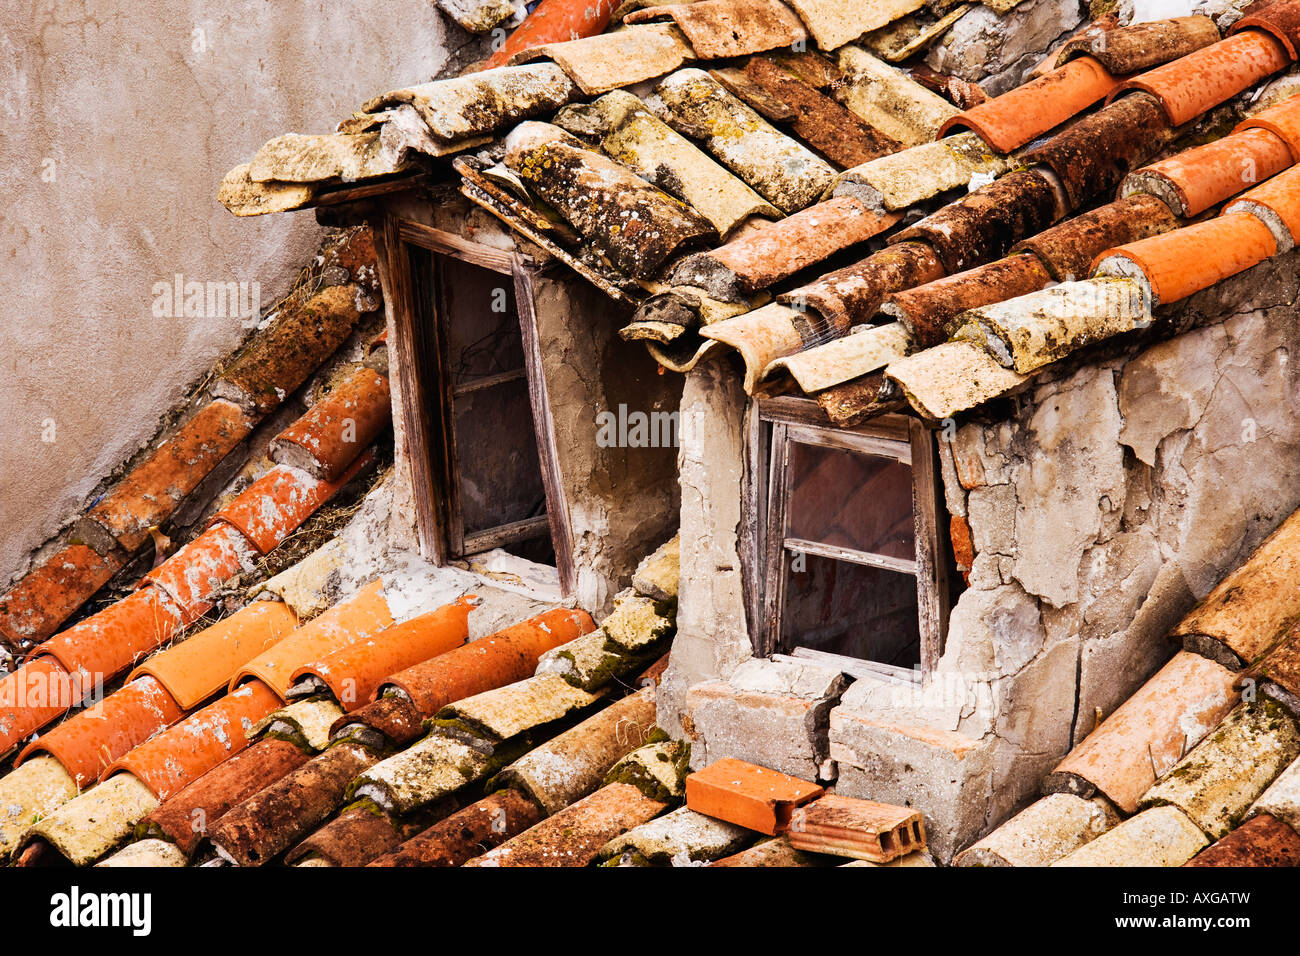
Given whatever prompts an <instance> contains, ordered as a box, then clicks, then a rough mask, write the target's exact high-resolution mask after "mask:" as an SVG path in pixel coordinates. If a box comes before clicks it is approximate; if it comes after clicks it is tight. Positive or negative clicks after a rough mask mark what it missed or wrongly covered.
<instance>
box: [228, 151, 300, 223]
mask: <svg viewBox="0 0 1300 956" xmlns="http://www.w3.org/2000/svg"><path fill="white" fill-rule="evenodd" d="M248 168H249V164H248V163H242V164H240V165H239V166H236V167H234V168H233V169H231V170H230V172H228V173H226V175H225V177H224V178H223V179H222V180H221V186H220V187H219V188H218V189H217V202H219V203H221V205H223V206H225V207H226V208H227V209H229V210H230V212H231V214H232V215H235V216H241V217H242V216H265V215H269V214H270V213H276V212H288V211H289V210H291V209H301V208H302V207H303V206H305V205H307V204H308V203H309V202H311V201H312V199H313V198H314V197H315V195H316V190H315V189H314V188H313V187H311V186H305V185H302V184H300V183H255V182H253V180H252V179H250V178H249V176H248Z"/></svg>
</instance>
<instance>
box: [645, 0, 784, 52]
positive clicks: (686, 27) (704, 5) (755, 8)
mask: <svg viewBox="0 0 1300 956" xmlns="http://www.w3.org/2000/svg"><path fill="white" fill-rule="evenodd" d="M662 17H671V18H672V19H673V20H674V21H675V22H676V24H677V25H678V26H679V27H681V30H682V32H683V33H684V34H686V39H687V40H689V41H690V43H691V46H692V47H693V48H694V49H695V52H696V53H697V54H699V55H700V56H702V57H704V58H705V59H710V60H713V59H723V58H725V57H731V56H745V55H746V54H748V53H762V52H763V51H764V50H774V49H776V48H777V47H781V46H785V47H788V46H793V45H794V43H795V42H796V41H798V40H804V39H807V38H808V33H807V31H806V30H804V28H803V24H802V23H800V22H799V18H798V17H797V16H795V15H794V13H793V12H791V10H790V8H789V7H787V6H786V5H785V4H783V3H778V2H777V0H695V2H694V3H676V4H670V5H667V6H658V7H646V8H644V9H642V10H637V11H635V12H634V13H630V14H628V15H627V16H625V17H624V18H623V22H624V23H642V22H644V21H647V20H656V19H659V18H662Z"/></svg>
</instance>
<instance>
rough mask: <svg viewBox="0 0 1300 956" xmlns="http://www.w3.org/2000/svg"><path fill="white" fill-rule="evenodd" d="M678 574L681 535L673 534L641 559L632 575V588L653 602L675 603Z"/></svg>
mask: <svg viewBox="0 0 1300 956" xmlns="http://www.w3.org/2000/svg"><path fill="white" fill-rule="evenodd" d="M680 574H681V535H680V534H675V535H673V536H672V537H671V538H669V539H668V540H667V541H665V542H664V543H663V544H661V545H659V547H657V548H655V550H654V551H652V552H651V553H650V554H647V555H646V556H645V557H644V558H642V559H641V561H640V563H639V564H637V566H636V571H634V572H633V574H632V587H634V588H635V589H636V590H637V593H639V594H644V595H645V596H646V597H648V598H651V599H653V600H655V601H676V600H677V582H678V577H679V575H680Z"/></svg>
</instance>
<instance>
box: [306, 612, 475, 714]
mask: <svg viewBox="0 0 1300 956" xmlns="http://www.w3.org/2000/svg"><path fill="white" fill-rule="evenodd" d="M475 604H476V602H475V601H474V600H472V599H469V598H461V599H460V600H458V601H457V602H456V603H454V604H448V605H445V606H444V607H440V608H438V609H437V610H435V611H429V612H428V613H427V614H420V615H418V616H416V617H413V618H411V619H410V620H409V621H404V622H402V623H401V624H394V625H392V626H391V627H387V628H384V629H383V630H381V631H378V632H377V633H375V634H372V635H371V636H370V637H368V638H366V639H365V640H362V641H357V642H355V643H352V644H347V645H344V646H343V647H340V648H338V649H336V650H333V651H330V652H329V653H328V654H325V655H324V656H322V657H317V658H315V659H313V660H310V661H308V662H307V663H305V664H303V665H301V666H300V667H298V668H297V669H296V670H295V671H294V672H293V675H292V676H291V677H290V678H289V680H290V683H291V687H292V688H293V690H294V693H295V695H296V694H297V693H298V692H299V690H303V691H305V692H306V693H313V694H314V693H320V692H322V691H325V692H327V693H329V694H331V695H332V696H333V698H334V700H335V701H337V702H338V704H339V705H340V706H341V707H342V708H343V710H344V711H352V710H356V709H358V708H359V707H361V706H362V705H364V704H367V703H369V702H370V701H371V700H372V699H373V695H374V693H375V691H376V689H377V688H378V687H379V686H380V685H381V684H382V683H383V682H384V681H385V679H387V678H388V677H389V676H390V675H392V674H395V673H397V672H398V671H401V670H404V669H405V668H407V667H412V666H414V665H416V664H419V663H420V662H422V661H427V660H429V659H430V658H432V657H435V656H437V655H439V654H443V653H446V652H447V651H450V650H452V649H453V648H456V647H460V646H461V645H463V644H464V643H465V641H466V640H467V639H468V637H469V615H470V612H471V611H472V610H473V609H474V607H475Z"/></svg>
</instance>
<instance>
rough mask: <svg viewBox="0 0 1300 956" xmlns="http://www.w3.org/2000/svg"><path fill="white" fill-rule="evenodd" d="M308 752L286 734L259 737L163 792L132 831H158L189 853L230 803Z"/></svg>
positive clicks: (262, 785)
mask: <svg viewBox="0 0 1300 956" xmlns="http://www.w3.org/2000/svg"><path fill="white" fill-rule="evenodd" d="M309 758H310V754H307V753H305V752H303V750H302V749H301V748H299V747H298V746H297V745H296V744H293V743H290V742H289V741H287V740H277V739H275V738H273V737H267V738H263V739H262V740H259V741H258V742H257V743H255V744H253V745H252V746H251V747H249V748H248V749H247V750H244V751H242V752H240V753H237V754H235V755H234V756H233V757H231V758H230V759H229V760H226V761H223V762H222V763H219V764H217V766H215V767H213V768H212V769H211V770H209V771H208V772H207V773H205V774H203V775H202V776H201V777H199V778H198V779H197V780H195V781H194V782H193V783H191V784H189V785H188V786H186V787H185V788H184V789H182V790H180V791H178V792H177V793H175V794H173V795H172V796H170V797H168V798H167V799H166V800H164V801H163V802H162V803H161V804H159V806H158V808H157V809H155V810H153V811H152V812H151V813H150V814H149V815H148V816H147V817H145V818H144V819H143V820H142V821H141V823H140V826H139V828H138V831H137V832H138V833H141V834H155V835H161V836H163V837H165V838H166V839H168V840H171V841H172V842H174V843H175V844H176V846H177V847H179V848H180V850H181V851H182V852H184V853H185V854H186V855H190V856H192V855H193V854H194V852H195V850H197V849H198V846H199V843H200V842H201V841H202V840H204V839H205V838H206V837H207V835H208V831H209V830H210V829H211V828H212V827H214V826H215V825H216V824H217V822H218V821H220V820H221V818H222V817H223V816H224V815H225V814H226V812H227V811H229V810H230V808H231V807H234V806H236V805H237V804H239V803H242V802H243V801H244V800H246V799H248V798H249V797H251V796H252V795H253V794H255V793H257V792H258V791H259V790H262V789H263V788H265V787H268V786H270V785H271V784H273V783H274V782H275V781H277V780H279V779H280V778H282V777H284V776H285V775H286V774H288V773H289V772H290V771H292V770H295V769H297V768H298V767H301V766H302V765H303V764H304V763H306V762H307V760H308V759H309Z"/></svg>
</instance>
